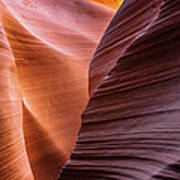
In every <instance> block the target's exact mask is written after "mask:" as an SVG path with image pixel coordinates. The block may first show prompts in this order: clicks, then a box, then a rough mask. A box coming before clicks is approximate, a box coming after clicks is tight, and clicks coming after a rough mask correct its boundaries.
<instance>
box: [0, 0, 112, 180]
mask: <svg viewBox="0 0 180 180" xmlns="http://www.w3.org/2000/svg"><path fill="white" fill-rule="evenodd" d="M104 2H105V1H104ZM114 13H115V9H112V8H109V7H107V6H104V5H103V4H98V3H95V2H93V1H90V0H78V1H77V0H71V1H70V0H68V1H67V0H60V1H57V0H51V1H49V0H1V1H0V24H1V26H0V27H1V28H0V75H1V80H0V179H1V180H24V179H27V180H31V179H32V180H33V179H37V180H53V179H56V178H57V176H58V175H59V172H60V170H61V168H62V166H63V165H64V163H65V162H66V160H67V159H69V157H70V155H71V152H72V149H73V148H74V144H75V142H76V140H77V135H78V132H79V128H80V126H81V113H82V111H83V110H84V108H85V106H86V105H87V102H88V98H89V97H88V67H89V61H90V59H91V56H92V54H93V52H94V51H95V48H96V45H97V43H98V41H99V39H100V37H101V35H102V33H103V31H104V30H105V28H106V26H107V24H108V23H109V21H110V19H111V18H112V16H113V14H114ZM97 24H98V25H97Z"/></svg>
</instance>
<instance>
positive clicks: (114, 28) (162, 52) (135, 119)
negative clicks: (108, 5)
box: [59, 0, 180, 180]
mask: <svg viewBox="0 0 180 180" xmlns="http://www.w3.org/2000/svg"><path fill="white" fill-rule="evenodd" d="M179 8H180V2H179V1H178V0H164V1H163V0H151V1H147V0H138V1H137V0H127V1H125V3H124V4H123V6H122V7H121V8H120V9H119V10H118V12H117V14H116V16H115V17H114V18H113V20H112V21H111V23H110V25H109V27H108V28H107V30H106V32H105V34H104V36H103V38H102V40H101V42H100V44H99V46H98V48H97V50H96V52H95V55H94V57H93V59H92V61H91V64H90V71H89V90H90V96H91V97H90V100H89V103H88V105H87V107H86V109H85V111H84V113H83V115H82V122H83V123H82V128H81V131H80V136H79V139H78V141H77V145H76V148H75V149H74V151H73V153H72V156H71V160H70V161H68V163H67V164H66V166H65V167H64V168H63V171H62V174H61V175H60V178H59V179H60V180H72V179H73V180H180V49H179V47H180V41H179V37H180V11H179Z"/></svg>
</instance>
